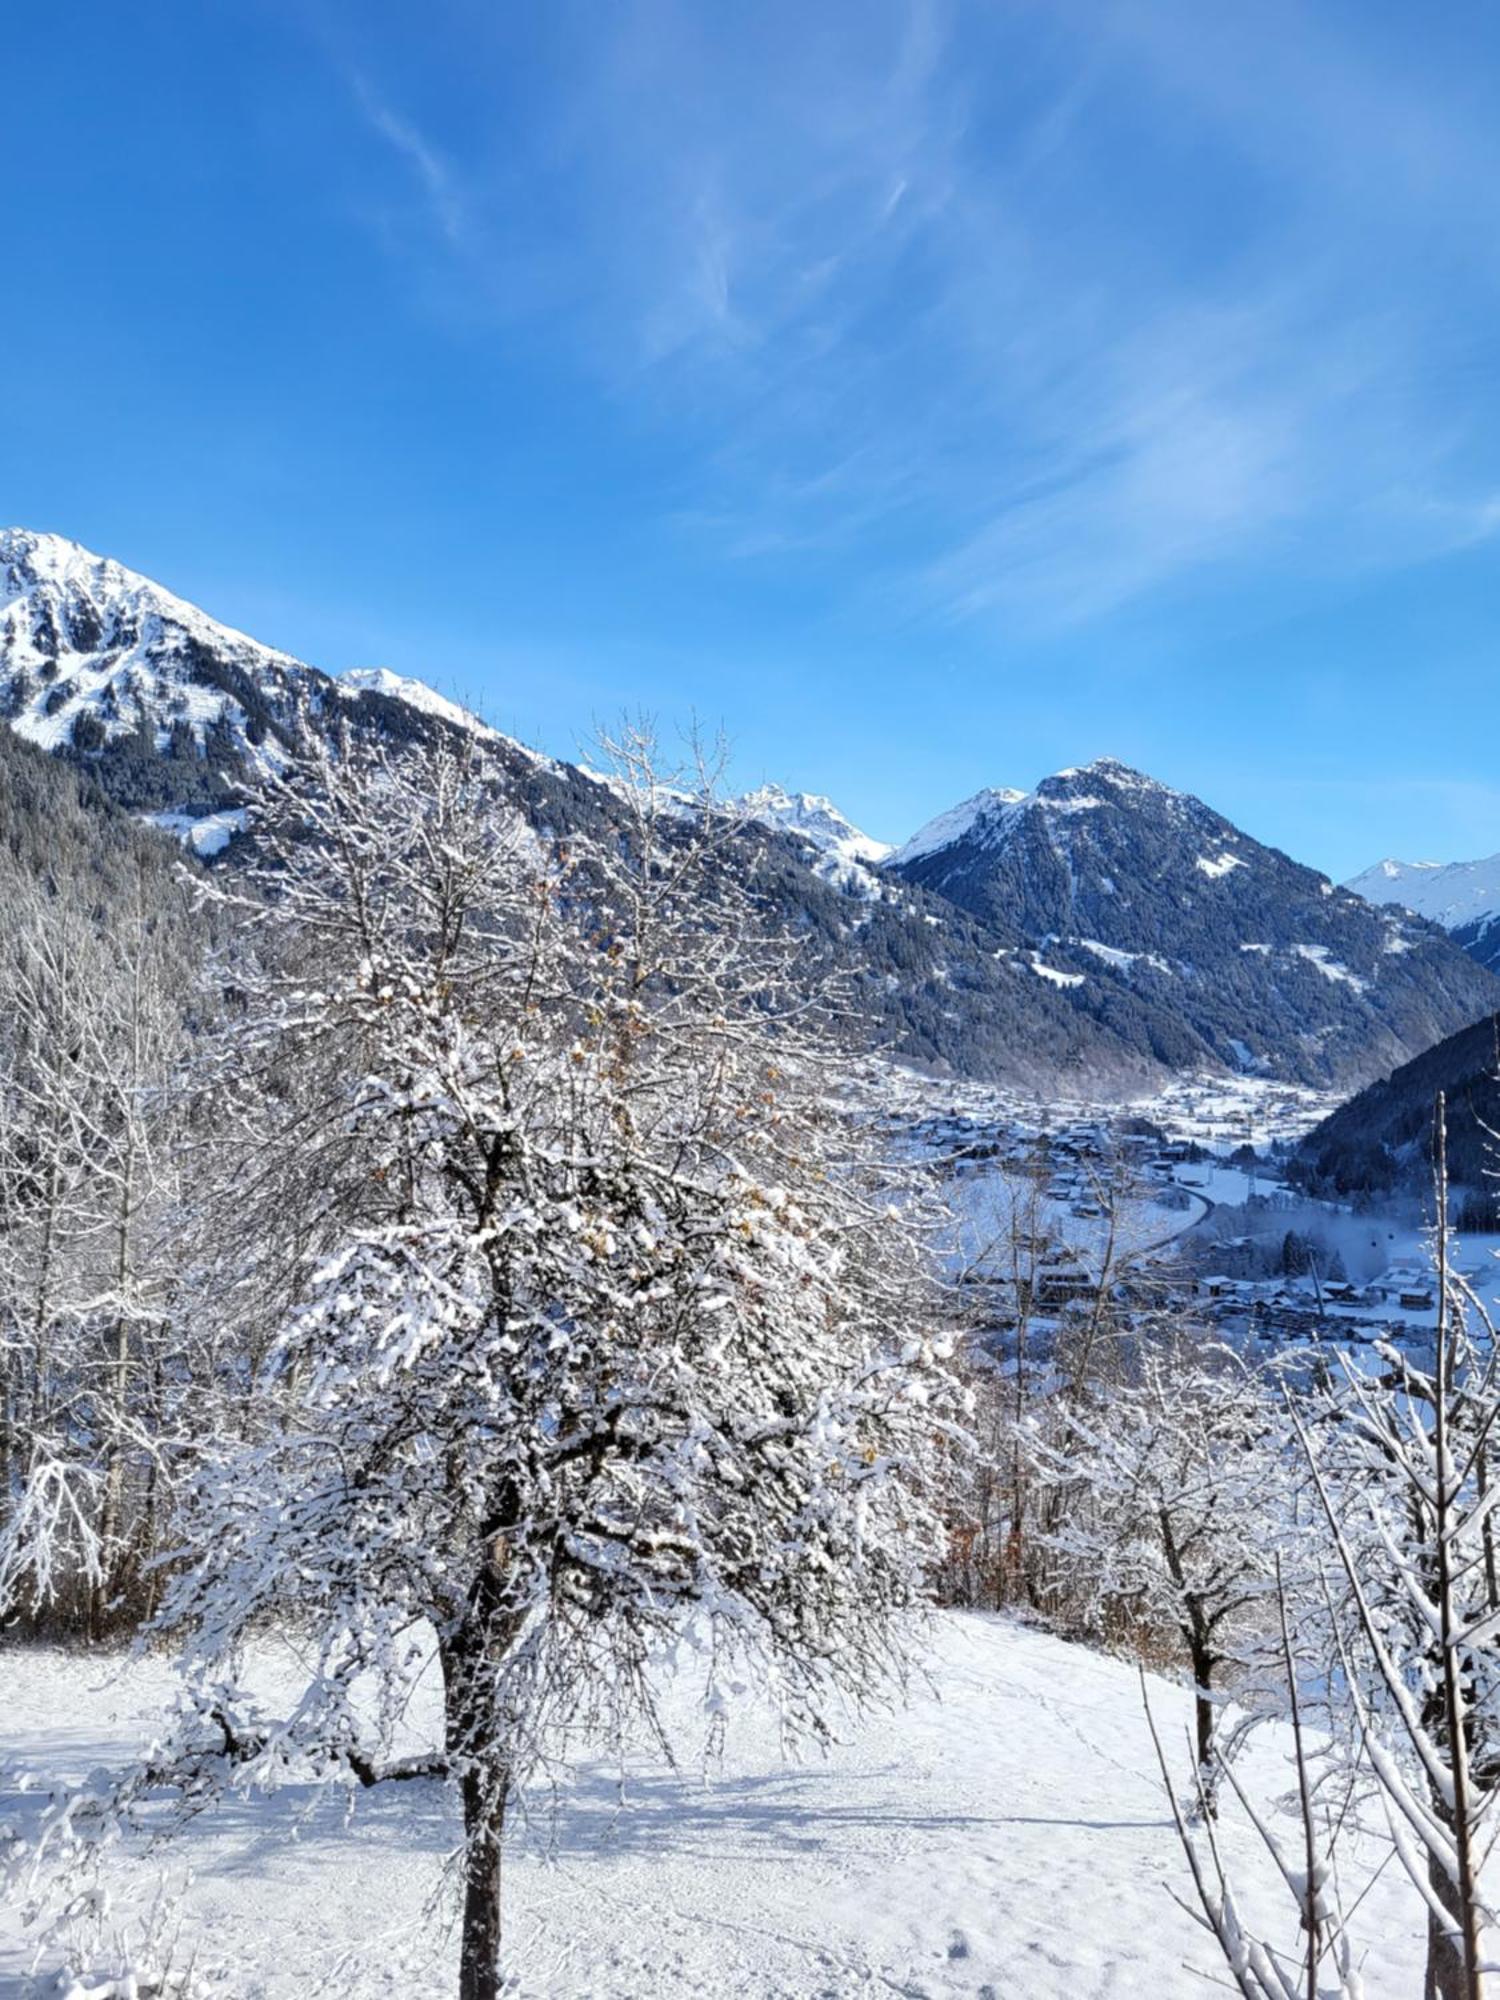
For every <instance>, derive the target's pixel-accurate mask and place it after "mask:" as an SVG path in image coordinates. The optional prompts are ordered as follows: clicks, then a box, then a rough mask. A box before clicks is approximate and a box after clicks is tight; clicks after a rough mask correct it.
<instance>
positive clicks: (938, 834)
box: [890, 787, 1031, 868]
mask: <svg viewBox="0 0 1500 2000" xmlns="http://www.w3.org/2000/svg"><path fill="white" fill-rule="evenodd" d="M1030 796H1031V794H1030V793H1028V792H1014V791H1010V790H1007V789H1005V788H1003V787H1002V788H995V787H990V788H988V789H986V790H985V791H982V792H976V793H975V794H974V796H973V798H972V799H965V800H964V802H963V804H962V805H957V806H950V807H949V809H948V811H947V812H942V813H939V814H938V816H937V818H936V819H930V820H928V822H927V824H926V825H925V826H923V827H919V828H918V829H917V831H916V832H915V833H914V834H913V835H912V837H911V839H910V840H908V841H907V842H906V844H905V845H904V846H902V847H898V848H897V849H896V851H895V853H894V854H892V855H891V856H890V863H891V866H892V867H893V868H903V867H905V866H906V864H907V863H908V862H911V861H921V860H924V859H925V858H926V857H927V856H928V855H929V854H941V853H942V851H943V849H944V848H945V847H956V846H957V845H958V843H959V842H960V841H964V840H970V839H978V840H981V841H982V840H984V839H985V838H986V837H987V836H988V835H989V834H990V833H992V832H993V831H995V830H997V829H998V828H1000V827H1001V826H1003V825H1004V824H1005V816H1006V813H1007V812H1008V811H1009V809H1010V808H1011V807H1013V806H1019V805H1023V804H1024V803H1025V802H1026V800H1027V799H1028V798H1029V797H1030Z"/></svg>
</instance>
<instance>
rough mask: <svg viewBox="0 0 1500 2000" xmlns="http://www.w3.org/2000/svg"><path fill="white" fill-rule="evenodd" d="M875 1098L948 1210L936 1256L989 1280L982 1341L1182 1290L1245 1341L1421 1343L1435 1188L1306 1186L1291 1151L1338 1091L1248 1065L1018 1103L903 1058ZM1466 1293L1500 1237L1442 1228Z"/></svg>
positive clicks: (1244, 1347) (1428, 1307)
mask: <svg viewBox="0 0 1500 2000" xmlns="http://www.w3.org/2000/svg"><path fill="white" fill-rule="evenodd" d="M894 1094H895V1096H896V1097H897V1100H898V1108H897V1109H895V1110H893V1111H891V1112H890V1113H888V1114H887V1116H888V1119H889V1122H890V1124H891V1126H892V1128H893V1130H894V1131H896V1132H899V1133H900V1134H901V1143H903V1144H904V1145H906V1146H908V1147H910V1148H911V1149H913V1151H914V1152H916V1153H917V1155H918V1156H925V1157H926V1158H927V1159H928V1160H929V1162H930V1165H931V1170H932V1173H933V1175H934V1176H935V1178H936V1179H937V1181H938V1182H939V1183H940V1184H941V1186H942V1189H943V1193H944V1198H945V1200H946V1201H947V1202H948V1203H949V1204H950V1205H951V1207H952V1208H953V1210H954V1212H955V1213H956V1214H958V1215H959V1216H960V1217H961V1218H962V1227H961V1232H960V1236H959V1239H958V1240H957V1242H956V1243H955V1244H954V1246H953V1247H952V1250H951V1253H950V1254H951V1258H952V1261H953V1263H954V1264H955V1266H956V1267H957V1268H958V1271H959V1275H960V1278H961V1280H962V1282H963V1283H965V1284H966V1285H967V1286H970V1287H973V1288H975V1289H977V1290H978V1291H979V1292H981V1293H982V1294H983V1296H984V1298H985V1302H986V1304H985V1311H986V1316H987V1319H988V1322H989V1325H990V1328H991V1336H990V1337H991V1341H992V1345H993V1347H994V1349H995V1351H996V1352H997V1353H1002V1354H1003V1352H1004V1351H1005V1349H1006V1346H1007V1342H1008V1340H1009V1338H1010V1337H1012V1336H1013V1334H1014V1331H1015V1328H1016V1326H1017V1325H1018V1324H1019V1323H1023V1322H1024V1324H1025V1325H1026V1326H1027V1328H1028V1331H1029V1334H1030V1336H1031V1337H1032V1338H1036V1337H1038V1336H1039V1335H1043V1334H1044V1333H1045V1330H1046V1327H1047V1325H1048V1323H1049V1321H1058V1322H1060V1321H1062V1320H1063V1319H1064V1318H1065V1317H1066V1316H1067V1315H1070V1314H1078V1313H1081V1312H1084V1311H1087V1310H1089V1309H1090V1308H1091V1305H1092V1302H1093V1301H1094V1300H1095V1299H1096V1298H1097V1297H1098V1296H1099V1294H1100V1293H1101V1290H1102V1291H1103V1292H1105V1293H1107V1294H1108V1295H1109V1296H1110V1297H1111V1298H1112V1299H1113V1300H1114V1302H1115V1303H1116V1305H1117V1306H1119V1307H1121V1308H1123V1309H1124V1310H1125V1312H1126V1313H1127V1314H1129V1313H1130V1312H1131V1311H1135V1312H1139V1313H1148V1312H1151V1311H1154V1310H1159V1309H1161V1308H1162V1307H1164V1306H1165V1305H1167V1304H1168V1303H1170V1304H1171V1305H1172V1306H1173V1307H1174V1309H1177V1310H1182V1309H1183V1308H1185V1307H1186V1308H1190V1309H1191V1311H1192V1313H1193V1315H1194V1317H1195V1318H1196V1320H1197V1322H1198V1323H1199V1324H1200V1325H1201V1326H1202V1327H1203V1329H1204V1330H1205V1332H1206V1333H1209V1332H1211V1333H1213V1334H1214V1335H1216V1336H1217V1337H1218V1338H1220V1339H1221V1340H1223V1341H1225V1342H1226V1343H1227V1344H1229V1345H1231V1346H1233V1347H1235V1348H1236V1349H1238V1350H1240V1351H1242V1352H1259V1353H1261V1354H1265V1353H1267V1352H1270V1351H1275V1350H1279V1349H1288V1348H1297V1347H1305V1346H1325V1347H1327V1348H1328V1349H1329V1350H1330V1351H1337V1349H1338V1348H1340V1347H1345V1346H1366V1345H1369V1344H1372V1343H1375V1342H1388V1341H1395V1342H1399V1343H1405V1344H1417V1345H1420V1344H1422V1343H1423V1341H1424V1339H1425V1338H1426V1336H1427V1335H1428V1334H1429V1333H1430V1330H1431V1326H1432V1319H1433V1313H1434V1310H1435V1306H1436V1288H1435V1282H1434V1277H1433V1263H1432V1256H1431V1246H1430V1224H1431V1202H1430V1200H1428V1201H1426V1202H1423V1201H1422V1200H1420V1199H1418V1198H1415V1197H1411V1196H1391V1197H1388V1198H1386V1199H1385V1200H1384V1201H1380V1202H1375V1203H1371V1204H1369V1205H1356V1204H1353V1203H1350V1202H1334V1201H1330V1200H1326V1199H1319V1198H1316V1197H1314V1196H1312V1195H1309V1194H1308V1193H1307V1192H1305V1191H1304V1190H1303V1189H1302V1188H1300V1187H1299V1186H1297V1185H1296V1181H1295V1176H1294V1175H1289V1172H1288V1168H1289V1163H1290V1159H1291V1155H1292V1152H1293V1149H1294V1147H1295V1144H1296V1142H1297V1140H1298V1139H1300V1138H1301V1137H1302V1135H1303V1134H1304V1133H1305V1132H1307V1131H1308V1130H1309V1129H1311V1127H1312V1126H1313V1125H1315V1124H1316V1123H1317V1122H1318V1120H1319V1119H1320V1118H1322V1117H1323V1116H1325V1115H1326V1113H1327V1112H1328V1110H1329V1109H1330V1108H1331V1106H1332V1104H1333V1102H1334V1101H1335V1100H1334V1098H1333V1097H1331V1096H1330V1095H1329V1094H1327V1093H1322V1092H1318V1091H1313V1090H1309V1089H1306V1088H1303V1087H1300V1086H1296V1085H1289V1084H1280V1083H1273V1082H1265V1081H1262V1080H1260V1079H1254V1078H1239V1079H1228V1080H1226V1079H1191V1080H1188V1081H1185V1082H1182V1083H1178V1084H1174V1085H1172V1086H1171V1087H1169V1088H1168V1089H1167V1090H1165V1091H1163V1092H1161V1093H1159V1094H1157V1095H1154V1096H1152V1097H1149V1098H1144V1099H1139V1100H1135V1101H1130V1102H1125V1103H1120V1104H1113V1105H1111V1104H1105V1103H1098V1102H1087V1101H1080V1102H1078V1103H1075V1104H1072V1105H1069V1104H1067V1103H1053V1104H1050V1105H1048V1106H1045V1107H1043V1106H1039V1105H1036V1104H1030V1103H1028V1102H1027V1101H1026V1099H1025V1098H1024V1097H1022V1096H1020V1095H1019V1094H1013V1093H1008V1092H1006V1091H1004V1090H1000V1089H992V1088H985V1087H975V1086H969V1085H964V1086H955V1085H952V1084H949V1083H934V1082H926V1081H923V1080H918V1079H915V1078H910V1077H909V1076H907V1077H904V1078H903V1079H902V1081H901V1082H900V1084H898V1085H896V1086H895V1093H894ZM1452 1255H1453V1259H1454V1265H1455V1269H1456V1270H1457V1272H1458V1273H1459V1275H1460V1277H1461V1278H1463V1279H1465V1280H1467V1282H1468V1284H1469V1285H1470V1286H1472V1287H1473V1289H1474V1291H1475V1292H1476V1294H1477V1295H1478V1297H1479V1299H1480V1302H1481V1303H1485V1302H1487V1298H1488V1291H1487V1287H1492V1288H1493V1289H1494V1290H1495V1291H1496V1292H1500V1271H1497V1269H1496V1259H1497V1257H1500V1238H1495V1237H1493V1236H1489V1235H1462V1236H1456V1237H1455V1238H1454V1241H1453V1245H1452Z"/></svg>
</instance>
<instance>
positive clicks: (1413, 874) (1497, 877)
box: [1344, 854, 1500, 931]
mask: <svg viewBox="0 0 1500 2000" xmlns="http://www.w3.org/2000/svg"><path fill="white" fill-rule="evenodd" d="M1344 886H1345V888H1347V889H1351V890H1352V891H1353V892H1354V894H1355V895H1356V896H1363V897H1364V899H1365V901H1366V902H1368V903H1388V904H1395V905H1397V906H1399V907H1400V908H1402V909H1406V910H1414V911H1415V912H1416V913H1417V915H1418V916H1419V917H1427V918H1429V919H1430V920H1431V922H1433V923H1435V924H1441V925H1442V926H1443V929H1444V930H1449V931H1453V930H1458V929H1459V928H1460V927H1461V926H1463V925H1466V924H1472V923H1476V922H1483V921H1484V920H1485V919H1486V918H1488V917H1493V916H1495V915H1496V914H1497V913H1500V854H1492V855H1490V856H1489V858H1488V859H1487V860H1484V861H1448V862H1442V861H1377V862H1376V864H1375V866H1374V867H1373V868H1367V869H1366V870H1365V871H1364V873H1363V874H1362V875H1356V876H1355V877H1354V880H1353V881H1352V882H1347V883H1345V885H1344Z"/></svg>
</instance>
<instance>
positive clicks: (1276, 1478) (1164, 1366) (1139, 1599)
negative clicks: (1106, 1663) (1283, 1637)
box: [1039, 1326, 1290, 1802]
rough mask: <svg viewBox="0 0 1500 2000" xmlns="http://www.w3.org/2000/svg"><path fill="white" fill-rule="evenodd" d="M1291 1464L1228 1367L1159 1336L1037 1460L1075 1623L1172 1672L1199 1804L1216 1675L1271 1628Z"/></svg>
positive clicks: (1072, 1411)
mask: <svg viewBox="0 0 1500 2000" xmlns="http://www.w3.org/2000/svg"><path fill="white" fill-rule="evenodd" d="M1287 1456H1288V1455H1287V1451H1286V1445H1285V1422H1284V1418H1283V1417H1282V1415H1281V1412H1280V1410H1279V1408H1278V1406H1277V1404H1276V1403H1275V1402H1274V1401H1272V1400H1271V1399H1269V1398H1268V1397H1267V1395H1266V1394H1265V1391H1264V1389H1263V1387H1262V1385H1261V1384H1260V1383H1259V1382H1258V1381H1257V1380H1256V1378H1255V1377H1254V1375H1253V1374H1252V1373H1251V1372H1250V1371H1249V1370H1248V1369H1247V1368H1246V1367H1245V1366H1244V1364H1243V1363H1242V1362H1241V1361H1240V1360H1239V1358H1238V1357H1237V1356H1236V1355H1235V1354H1234V1353H1233V1352H1232V1351H1231V1350H1229V1349H1227V1348H1224V1347H1221V1346H1216V1345H1214V1344H1213V1343H1212V1342H1211V1341H1208V1340H1206V1339H1204V1338H1203V1337H1202V1336H1201V1335H1200V1336H1198V1337H1196V1338H1195V1337H1194V1335H1193V1333H1192V1331H1191V1330H1189V1329H1183V1328H1178V1327H1169V1326H1158V1327H1156V1328H1154V1329H1153V1330H1152V1331H1151V1332H1150V1333H1149V1334H1147V1335H1145V1336H1143V1337H1142V1338H1141V1339H1140V1340H1139V1342H1138V1343H1137V1344H1136V1346H1135V1348H1134V1351H1133V1365H1132V1367H1131V1368H1130V1371H1129V1373H1128V1375H1127V1376H1126V1377H1125V1378H1124V1379H1121V1380H1120V1381H1117V1382H1116V1383H1114V1384H1113V1385H1112V1386H1111V1387H1110V1389H1109V1391H1108V1393H1107V1395H1103V1396H1098V1397H1095V1398H1092V1399H1090V1400H1089V1401H1088V1402H1081V1401H1074V1402H1072V1403H1071V1404H1069V1405H1068V1407H1067V1412H1066V1426H1065V1429H1064V1431H1063V1434H1062V1436H1061V1438H1060V1439H1058V1440H1057V1441H1055V1442H1049V1443H1046V1444H1044V1445H1042V1446H1041V1447H1040V1450H1039V1462H1040V1464H1041V1466H1042V1468H1043V1470H1044V1471H1045V1472H1046V1473H1047V1475H1048V1476H1049V1477H1050V1478H1051V1480H1052V1481H1053V1482H1054V1483H1055V1484H1057V1485H1058V1486H1061V1487H1065V1488H1066V1489H1067V1492H1068V1496H1069V1498H1068V1505H1067V1507H1066V1509H1065V1510H1064V1511H1063V1513H1062V1514H1061V1517H1060V1519H1059V1522H1058V1525H1057V1527H1056V1528H1055V1529H1054V1530H1053V1534H1052V1544H1053V1548H1054V1550H1055V1553H1056V1555H1057V1556H1058V1558H1059V1560H1060V1562H1061V1564H1062V1565H1063V1568H1064V1573H1065V1577H1066V1599H1067V1603H1068V1605H1069V1607H1070V1611H1071V1614H1072V1616H1073V1617H1074V1618H1075V1619H1077V1620H1079V1621H1080V1622H1081V1623H1082V1624H1083V1626H1084V1628H1085V1629H1087V1630H1089V1631H1091V1632H1092V1633H1093V1634H1094V1635H1095V1636H1096V1637H1098V1638H1101V1639H1103V1640H1104V1641H1105V1642H1106V1643H1114V1644H1122V1643H1123V1644H1127V1645H1128V1646H1129V1647H1130V1649H1131V1650H1133V1651H1135V1652H1137V1653H1141V1652H1143V1651H1144V1652H1148V1653H1149V1652H1153V1651H1159V1652H1161V1653H1163V1654H1165V1655H1166V1656H1167V1657H1169V1658H1171V1657H1176V1658H1180V1659H1181V1661H1182V1662H1183V1664H1184V1665H1185V1666H1186V1668H1187V1670H1188V1672H1189V1673H1190V1675H1191V1677H1192V1684H1193V1689H1194V1696H1195V1747H1196V1753H1197V1760H1198V1765H1199V1770H1200V1773H1201V1782H1202V1784H1203V1787H1204V1792H1205V1796H1206V1797H1207V1798H1208V1799H1209V1801H1210V1802H1211V1801H1212V1799H1213V1796H1214V1788H1213V1785H1212V1783H1211V1775H1212V1773H1213V1771H1214V1769H1215V1763H1214V1754H1213V1753H1214V1735H1215V1719H1216V1711H1217V1709H1218V1707H1219V1705H1220V1704H1221V1702H1222V1700H1223V1699H1224V1695H1225V1686H1224V1683H1225V1678H1226V1669H1230V1670H1233V1669H1239V1670H1240V1671H1241V1672H1244V1671H1245V1670H1247V1669H1248V1668H1249V1667H1250V1665H1251V1663H1252V1660H1253V1657H1254V1654H1255V1652H1256V1649H1257V1644H1258V1641H1259V1640H1260V1638H1262V1637H1263V1636H1264V1633H1265V1630H1266V1628H1267V1612H1268V1603H1269V1597H1270V1593H1271V1591H1272V1587H1273V1577H1274V1565H1275V1561H1276V1556H1277V1551H1278V1548H1279V1547H1280V1546H1281V1545H1282V1544H1283V1543H1284V1542H1285V1539H1286V1534H1287V1527H1288V1524H1289V1520H1290V1505H1289V1498H1288V1491H1289V1476H1288V1466H1287Z"/></svg>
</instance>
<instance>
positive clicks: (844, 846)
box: [736, 785, 892, 894]
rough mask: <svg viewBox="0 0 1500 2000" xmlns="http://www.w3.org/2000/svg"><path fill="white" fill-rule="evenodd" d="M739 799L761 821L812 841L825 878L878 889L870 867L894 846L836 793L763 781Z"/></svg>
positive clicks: (859, 889) (854, 887)
mask: <svg viewBox="0 0 1500 2000" xmlns="http://www.w3.org/2000/svg"><path fill="white" fill-rule="evenodd" d="M736 803H737V804H738V806H739V808H740V810H741V811H742V812H744V813H747V814H748V815H749V817H750V818H751V819H753V820H756V821H758V823H759V824H760V825H761V826H769V827H774V828H775V829H776V831H777V832H778V833H790V834H793V835H795V836H796V837H797V838H798V839H800V840H805V841H807V842H808V843H809V844H810V845H811V846H812V847H813V848H814V849H815V850H816V852H817V854H818V857H819V859H818V861H817V863H816V864H815V866H816V867H817V870H818V873H819V874H820V875H822V876H823V877H824V878H825V879H826V880H828V881H831V882H836V883H838V885H839V886H840V887H841V888H847V889H851V890H853V891H855V893H857V894H870V893H872V892H873V887H874V885H873V880H872V878H871V876H870V873H869V871H870V870H871V869H873V868H874V867H876V866H877V864H878V863H880V862H882V861H884V860H885V859H886V857H887V855H889V854H890V853H891V851H892V850H891V847H890V845H889V844H888V843H887V842H886V841H883V840H872V839H871V838H870V836H869V835H868V834H867V833H861V832H860V830H859V828H858V827H857V826H855V825H854V823H853V822H852V821H851V820H848V819H846V818H845V817H844V815H843V814H842V813H841V812H840V811H839V809H838V807H837V806H836V805H835V804H834V803H833V801H832V799H825V798H824V797H823V796H822V795H821V793H818V792H786V791H783V790H782V788H781V786H780V785H761V786H759V787H758V788H757V789H756V790H755V791H753V792H746V793H745V794H744V795H743V797H741V798H740V799H739V800H737V801H736Z"/></svg>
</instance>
